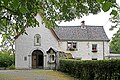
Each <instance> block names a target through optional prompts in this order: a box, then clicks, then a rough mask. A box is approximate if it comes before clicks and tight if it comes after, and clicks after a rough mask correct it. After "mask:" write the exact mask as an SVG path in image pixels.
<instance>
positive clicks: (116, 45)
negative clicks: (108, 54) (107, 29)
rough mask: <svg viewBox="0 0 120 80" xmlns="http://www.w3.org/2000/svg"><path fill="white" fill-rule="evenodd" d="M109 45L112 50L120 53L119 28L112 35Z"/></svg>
mask: <svg viewBox="0 0 120 80" xmlns="http://www.w3.org/2000/svg"><path fill="white" fill-rule="evenodd" d="M110 47H111V50H112V52H115V53H120V29H119V30H118V31H117V33H115V34H114V36H113V37H112V41H111V42H110Z"/></svg>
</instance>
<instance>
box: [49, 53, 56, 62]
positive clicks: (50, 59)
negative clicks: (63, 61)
mask: <svg viewBox="0 0 120 80" xmlns="http://www.w3.org/2000/svg"><path fill="white" fill-rule="evenodd" d="M49 63H55V54H49Z"/></svg>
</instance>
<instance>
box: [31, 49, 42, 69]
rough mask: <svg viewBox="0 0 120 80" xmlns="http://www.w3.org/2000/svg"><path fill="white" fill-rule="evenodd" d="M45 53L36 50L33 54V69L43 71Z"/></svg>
mask: <svg viewBox="0 0 120 80" xmlns="http://www.w3.org/2000/svg"><path fill="white" fill-rule="evenodd" d="M43 59H44V58H43V52H42V51H41V50H34V51H33V52H32V68H33V69H35V68H40V69H43V64H44V60H43Z"/></svg>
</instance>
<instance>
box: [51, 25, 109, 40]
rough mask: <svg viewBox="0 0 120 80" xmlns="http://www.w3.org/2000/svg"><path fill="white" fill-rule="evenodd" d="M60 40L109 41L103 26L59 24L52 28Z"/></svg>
mask: <svg viewBox="0 0 120 80" xmlns="http://www.w3.org/2000/svg"><path fill="white" fill-rule="evenodd" d="M53 30H54V32H55V34H56V35H57V37H58V38H59V39H60V40H72V41H73V40H75V41H76V40H106V41H109V39H108V37H107V35H106V33H105V31H104V29H103V26H87V25H86V29H81V27H80V26H59V27H56V28H55V29H53Z"/></svg>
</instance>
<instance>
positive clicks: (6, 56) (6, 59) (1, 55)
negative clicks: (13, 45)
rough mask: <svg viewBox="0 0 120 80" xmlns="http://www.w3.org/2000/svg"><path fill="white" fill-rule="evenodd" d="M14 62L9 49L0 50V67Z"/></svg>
mask: <svg viewBox="0 0 120 80" xmlns="http://www.w3.org/2000/svg"><path fill="white" fill-rule="evenodd" d="M12 64H14V55H13V54H11V53H10V52H9V51H1V52H0V67H9V66H11V65H12Z"/></svg>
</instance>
